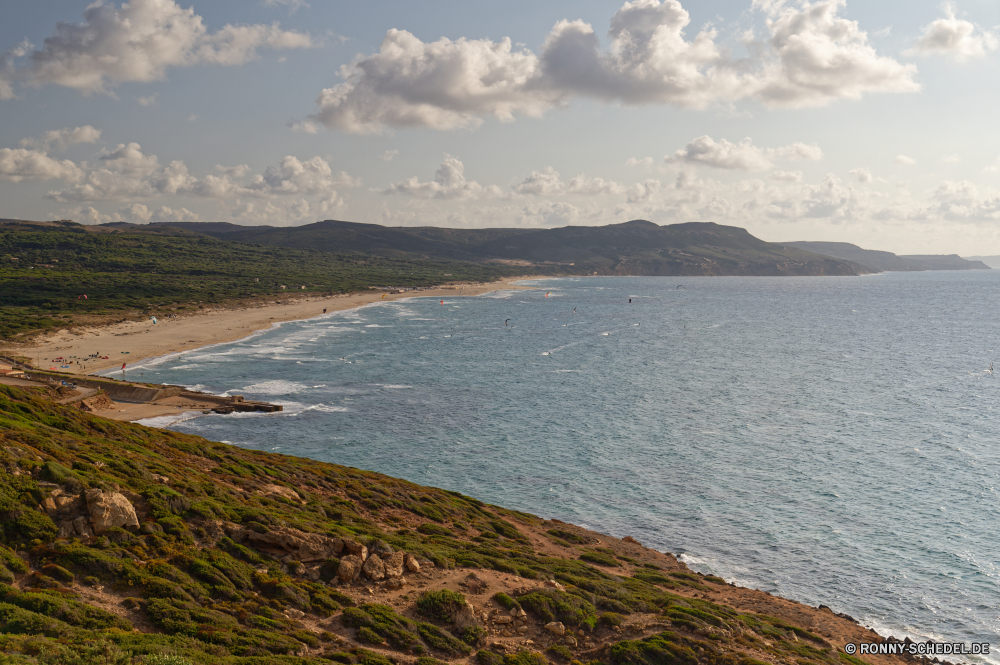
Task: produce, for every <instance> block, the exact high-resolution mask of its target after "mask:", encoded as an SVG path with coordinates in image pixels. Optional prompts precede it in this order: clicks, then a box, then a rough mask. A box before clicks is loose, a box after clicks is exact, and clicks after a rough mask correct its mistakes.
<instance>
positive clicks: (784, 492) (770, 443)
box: [109, 271, 1000, 662]
mask: <svg viewBox="0 0 1000 665" xmlns="http://www.w3.org/2000/svg"><path fill="white" fill-rule="evenodd" d="M532 284H534V285H536V286H538V287H539V288H538V289H537V290H533V291H500V292H497V293H490V294H487V295H484V296H479V297H465V298H462V297H457V295H458V294H457V292H456V297H448V298H445V300H444V303H443V304H441V302H440V301H439V299H430V298H414V299H410V300H405V301H398V302H393V303H378V304H375V305H370V306H366V307H362V308H360V309H356V310H352V311H347V312H341V313H333V314H327V315H325V316H319V317H317V318H314V319H311V320H308V321H302V322H295V323H286V324H283V325H279V326H276V327H275V328H272V329H271V330H269V331H266V332H263V333H259V334H256V335H254V336H252V337H249V338H247V339H245V340H243V341H239V342H234V343H228V344H222V345H217V346H213V347H208V348H204V349H199V350H195V351H190V352H186V353H183V354H179V355H173V356H169V357H166V358H162V359H158V360H154V361H152V362H148V363H146V364H145V365H144V366H143V367H142V368H140V369H134V370H133V371H132V372H130V378H142V379H144V380H146V381H156V382H164V383H177V384H184V385H187V386H193V387H197V388H199V389H203V390H207V391H210V392H214V393H219V394H242V395H246V396H247V397H248V398H254V399H262V400H267V401H272V402H277V403H280V404H284V405H285V411H284V412H283V413H277V414H233V415H228V416H221V415H211V416H200V417H195V418H189V419H186V420H175V419H153V420H151V421H146V422H147V424H153V425H156V426H161V427H169V428H171V429H175V430H180V431H184V432H190V433H195V434H200V435H203V436H205V437H208V438H210V439H214V440H219V441H226V442H228V443H231V444H233V445H238V446H246V447H249V448H257V449H261V450H270V451H278V452H281V453H287V454H292V455H301V456H306V457H311V458H314V459H318V460H324V461H329V462H336V463H339V464H345V465H350V466H355V467H360V468H364V469H372V470H375V471H379V472H382V473H386V474H390V475H393V476H399V477H403V478H407V479H409V480H412V481H415V482H417V483H421V484H427V485H434V486H438V487H443V488H447V489H450V490H458V491H460V492H463V493H466V494H469V495H471V496H474V497H477V498H479V499H482V500H484V501H489V502H493V503H498V504H501V505H504V506H507V507H510V508H516V509H520V510H524V511H528V512H532V513H535V514H538V515H541V516H543V517H547V518H552V517H554V518H558V519H561V520H565V521H568V522H574V523H577V524H581V525H584V526H586V527H589V528H592V529H596V530H599V531H603V532H606V533H609V534H613V535H615V536H619V537H623V536H633V537H635V538H636V539H637V540H639V541H640V542H642V543H643V544H646V545H648V546H650V547H654V548H656V549H659V550H663V551H670V552H674V553H676V554H678V555H681V556H682V558H683V560H684V561H686V562H687V563H688V564H689V565H690V566H692V567H693V568H695V569H696V570H699V571H702V572H706V573H714V574H716V575H720V576H722V577H724V578H726V579H727V580H730V581H733V582H736V583H737V584H740V585H744V586H749V587H754V588H760V589H764V590H766V591H770V592H772V593H776V594H779V595H782V596H785V597H788V598H792V599H795V600H798V601H802V602H805V603H809V604H811V605H818V604H820V603H822V604H826V605H829V606H831V607H832V608H833V609H834V611H837V612H847V613H848V614H851V615H852V616H854V617H855V618H857V619H858V620H859V621H861V622H862V623H863V624H865V625H868V626H871V627H873V628H875V629H876V630H877V631H879V632H880V633H882V634H888V633H892V634H895V635H897V636H900V637H902V636H903V635H909V636H911V637H913V638H920V639H927V638H930V639H934V640H939V641H953V642H993V644H994V652H998V651H1000V496H998V486H1000V478H998V473H1000V435H998V432H1000V422H998V416H1000V408H998V403H1000V367H998V375H996V376H995V375H993V374H990V373H989V372H987V371H985V370H987V369H988V368H989V367H990V364H991V362H993V361H998V362H1000V340H998V333H1000V330H998V328H997V320H998V315H997V307H998V295H1000V271H969V272H923V273H888V274H882V275H873V276H866V277H844V278H839V277H805V278H793V277H781V278H767V277H751V278H741V277H708V278H695V277H641V278H631V277H619V278H599V277H588V278H579V279H576V278H567V279H552V280H544V281H538V282H533V283H532ZM629 299H631V303H630V302H629ZM109 374H110V372H109ZM139 374H142V376H141V377H140V376H138V375H139ZM988 659H990V660H991V662H1000V659H998V657H997V656H996V655H993V656H989V657H988Z"/></svg>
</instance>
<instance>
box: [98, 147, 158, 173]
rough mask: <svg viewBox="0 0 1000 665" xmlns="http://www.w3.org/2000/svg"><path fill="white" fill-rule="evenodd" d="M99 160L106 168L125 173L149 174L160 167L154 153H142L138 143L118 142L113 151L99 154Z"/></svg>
mask: <svg viewBox="0 0 1000 665" xmlns="http://www.w3.org/2000/svg"><path fill="white" fill-rule="evenodd" d="M100 161H101V162H103V163H104V165H105V167H106V168H109V169H112V170H115V171H120V172H122V173H125V174H127V175H149V174H151V173H153V172H154V171H156V170H157V169H158V168H160V160H159V159H157V158H156V155H144V154H143V153H142V146H140V145H139V144H138V143H129V144H127V145H126V144H124V143H119V144H118V147H117V148H115V150H114V151H113V152H109V153H105V154H103V155H101V157H100Z"/></svg>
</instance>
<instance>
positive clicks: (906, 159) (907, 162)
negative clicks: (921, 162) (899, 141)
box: [892, 155, 917, 166]
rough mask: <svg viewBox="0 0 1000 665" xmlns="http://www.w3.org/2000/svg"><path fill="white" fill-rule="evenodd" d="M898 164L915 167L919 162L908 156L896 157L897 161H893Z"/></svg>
mask: <svg viewBox="0 0 1000 665" xmlns="http://www.w3.org/2000/svg"><path fill="white" fill-rule="evenodd" d="M892 161H894V162H896V163H897V164H902V165H903V166H913V165H914V164H916V163H917V160H915V159H913V158H912V157H907V156H906V155H896V159H894V160H892Z"/></svg>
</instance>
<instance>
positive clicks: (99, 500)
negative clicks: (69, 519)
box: [86, 489, 139, 533]
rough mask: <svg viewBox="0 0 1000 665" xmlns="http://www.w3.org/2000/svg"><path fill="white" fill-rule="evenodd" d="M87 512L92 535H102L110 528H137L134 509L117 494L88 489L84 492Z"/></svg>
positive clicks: (137, 519) (137, 520)
mask: <svg viewBox="0 0 1000 665" xmlns="http://www.w3.org/2000/svg"><path fill="white" fill-rule="evenodd" d="M86 497H87V510H88V512H89V513H90V524H91V527H92V528H93V529H94V533H103V532H104V531H107V530H108V529H110V528H112V527H116V526H119V527H127V528H134V529H137V528H139V518H138V517H136V515H135V507H134V506H133V505H132V504H131V503H130V502H129V500H128V499H126V498H125V495H123V494H119V493H118V492H102V491H101V490H99V489H89V490H87V492H86Z"/></svg>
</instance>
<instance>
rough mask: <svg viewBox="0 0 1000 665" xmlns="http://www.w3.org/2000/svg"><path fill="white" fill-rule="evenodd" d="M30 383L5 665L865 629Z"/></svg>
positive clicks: (772, 646) (399, 487)
mask: <svg viewBox="0 0 1000 665" xmlns="http://www.w3.org/2000/svg"><path fill="white" fill-rule="evenodd" d="M41 390H42V389H30V390H29V391H26V392H22V391H19V390H17V389H13V388H10V387H6V386H0V518H2V519H0V541H2V544H0V662H4V663H8V662H10V663H22V662H23V663H34V662H40V663H53V664H55V663H59V664H66V665H68V664H69V663H80V662H83V663H90V662H101V663H122V664H124V663H140V662H142V663H165V662H171V663H175V664H178V663H179V664H183V663H244V664H246V665H250V664H258V665H263V664H268V663H301V664H303V665H305V664H311V663H323V662H331V661H336V662H340V663H344V664H345V665H352V664H355V663H358V664H360V665H389V664H390V663H397V664H399V665H402V664H407V665H411V664H412V665H438V664H439V663H441V662H445V661H447V662H456V661H462V662H473V663H478V664H479V665H544V663H545V662H546V661H550V662H553V663H565V662H567V661H574V662H577V661H579V662H587V663H594V665H599V664H605V665H654V664H659V663H685V664H687V665H696V663H704V664H706V665H760V663H763V662H767V663H774V664H775V665H778V664H791V663H798V664H799V665H807V664H810V663H815V664H817V665H833V664H839V663H843V664H845V665H861V663H862V661H860V660H858V659H856V658H853V657H850V656H847V655H846V654H844V653H843V652H842V650H838V647H842V646H843V644H845V643H846V642H849V641H854V642H857V641H861V640H866V641H874V640H877V639H878V638H877V637H876V636H875V635H874V633H871V632H870V631H867V630H866V629H864V628H862V627H861V626H859V625H857V624H856V623H854V622H853V621H852V620H850V619H849V617H844V616H838V615H835V614H834V613H833V612H832V611H830V610H829V609H828V608H819V609H816V608H811V607H808V606H804V605H800V604H797V603H794V602H791V601H787V600H784V599H780V598H775V597H773V596H770V595H768V594H766V593H762V592H758V591H753V590H749V589H742V588H738V587H733V586H730V585H727V584H726V583H725V582H724V581H723V580H721V579H719V578H715V577H711V576H703V575H699V574H695V573H692V572H691V571H690V570H688V569H687V568H686V567H685V566H684V565H683V564H682V563H680V562H678V561H677V560H676V559H675V558H674V557H673V556H671V555H668V554H662V553H659V552H655V551H653V550H650V549H647V548H645V547H643V546H641V545H640V544H638V543H636V542H635V541H634V540H631V539H630V538H625V539H623V540H619V539H617V538H613V537H610V536H605V535H601V534H597V533H594V532H590V531H586V530H584V529H580V528H577V527H574V526H571V525H568V524H564V523H561V522H558V521H556V520H551V521H546V520H543V519H541V518H538V517H535V516H533V515H528V514H525V513H519V512H514V511H510V510H505V509H503V508H499V507H496V506H491V505H488V504H485V503H483V502H481V501H478V500H476V499H473V498H471V497H467V496H463V495H461V494H458V493H455V492H448V491H443V490H439V489H434V488H429V487H421V486H418V485H415V484H412V483H409V482H406V481H403V480H398V479H394V478H389V477H387V476H383V475H380V474H377V473H372V472H368V471H361V470H358V469H353V468H348V467H342V466H337V465H333V464H326V463H320V462H315V461H311V460H306V459H300V458H295V457H288V456H283V455H276V454H271V453H265V452H259V451H252V450H245V449H242V448H239V447H236V446H230V445H225V444H221V443H213V442H211V441H207V440H205V439H202V438H200V437H196V436H190V435H185V434H180V433H175V432H169V431H161V430H155V429H150V428H145V427H142V426H139V425H134V424H129V423H121V422H114V421H108V420H104V419H101V418H96V417H93V416H90V415H87V414H85V413H83V412H81V411H77V410H75V409H74V408H72V407H68V406H60V405H57V404H55V403H54V402H52V401H51V399H50V398H49V396H47V395H45V394H43V393H42V392H41ZM126 652H128V654H126ZM2 654H6V656H4V655H2ZM74 654H81V655H78V656H77V655H74ZM159 654H168V655H173V656H175V658H173V660H164V659H162V658H160V659H159V660H157V659H156V658H157V657H158V655H159ZM4 658H7V659H6V660H4ZM868 662H873V663H885V664H888V663H890V662H894V661H893V660H891V659H890V658H889V657H870V660H868Z"/></svg>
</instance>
